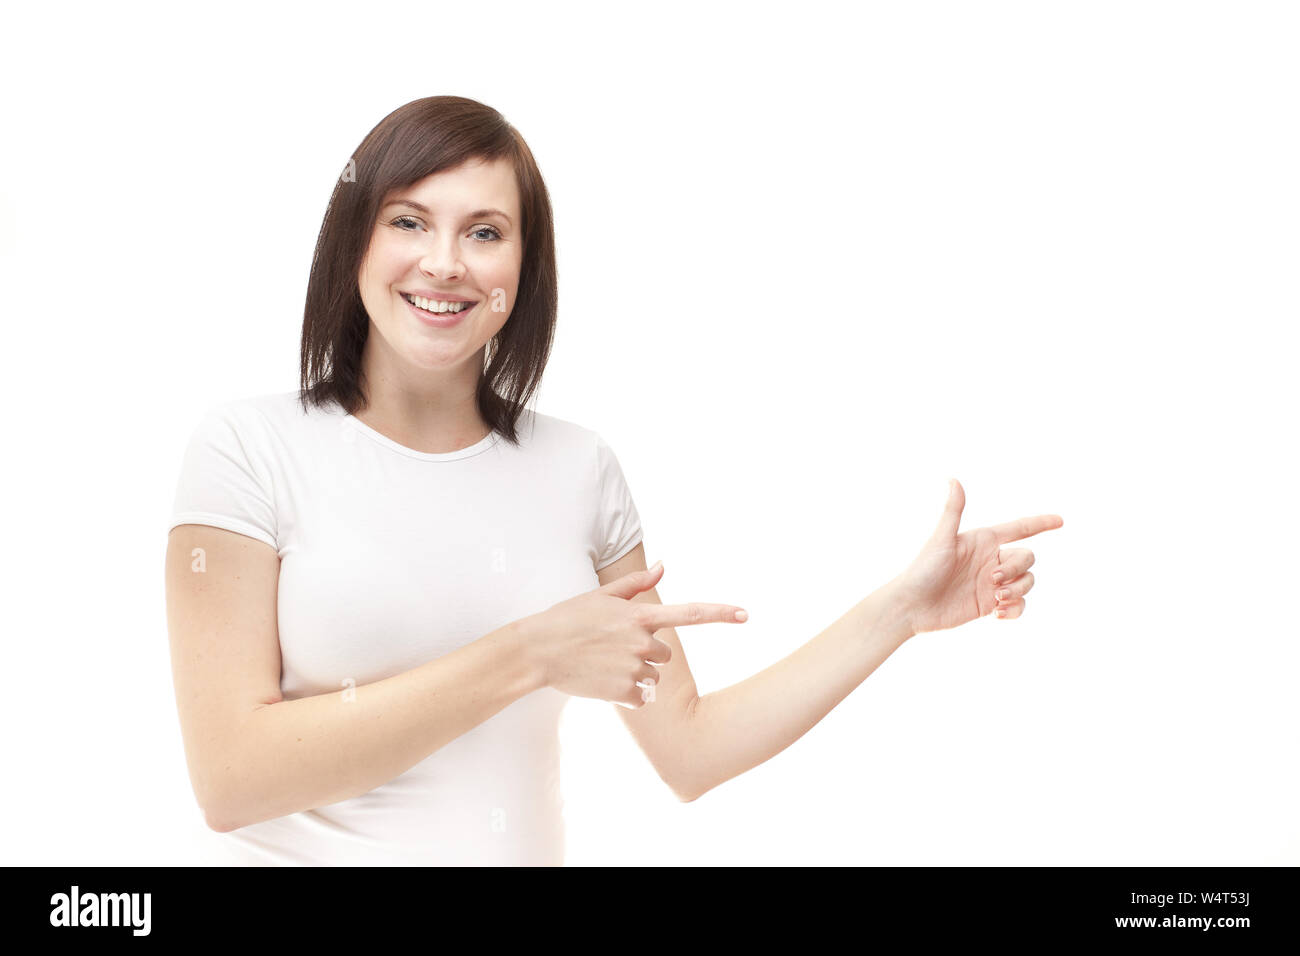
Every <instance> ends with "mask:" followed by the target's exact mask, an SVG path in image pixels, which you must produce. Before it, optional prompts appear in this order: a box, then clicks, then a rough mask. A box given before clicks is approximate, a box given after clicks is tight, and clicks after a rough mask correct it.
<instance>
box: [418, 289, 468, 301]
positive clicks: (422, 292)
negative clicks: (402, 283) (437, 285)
mask: <svg viewBox="0 0 1300 956" xmlns="http://www.w3.org/2000/svg"><path fill="white" fill-rule="evenodd" d="M402 294H403V295H411V296H415V297H416V298H417V299H437V300H438V301H439V302H474V301H476V300H474V299H471V298H469V297H468V296H464V295H456V293H454V292H431V291H429V290H428V289H403V290H402Z"/></svg>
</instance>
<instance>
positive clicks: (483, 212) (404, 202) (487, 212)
mask: <svg viewBox="0 0 1300 956" xmlns="http://www.w3.org/2000/svg"><path fill="white" fill-rule="evenodd" d="M389 206H410V207H411V208H412V209H414V210H416V211H417V212H422V213H424V214H425V215H426V216H427V215H430V213H429V207H428V206H422V205H420V204H419V203H418V202H416V201H415V200H413V199H394V200H393V201H392V202H388V203H384V208H385V209H387V208H388V207H389ZM488 216H500V217H501V218H502V219H504V220H505V221H506V222H508V223H510V225H512V226H513V225H514V224H515V223H514V220H513V219H511V218H510V217H509V216H507V215H506V214H505V213H503V212H502V211H501V210H500V209H475V210H474V211H473V212H472V213H470V214H469V215H468V216H466V217H465V218H466V219H484V218H486V217H488Z"/></svg>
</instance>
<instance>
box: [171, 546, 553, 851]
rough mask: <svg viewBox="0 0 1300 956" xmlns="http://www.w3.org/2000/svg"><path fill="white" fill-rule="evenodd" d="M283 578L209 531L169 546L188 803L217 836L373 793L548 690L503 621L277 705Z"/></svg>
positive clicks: (259, 553) (257, 553)
mask: <svg viewBox="0 0 1300 956" xmlns="http://www.w3.org/2000/svg"><path fill="white" fill-rule="evenodd" d="M195 548H202V549H203V551H204V561H205V565H206V568H205V570H204V571H202V572H199V571H195V570H193V561H194V559H193V558H192V552H193V550H194V549H195ZM279 574H280V559H279V557H278V556H277V555H276V552H275V550H274V549H273V548H271V547H270V545H268V544H266V543H264V542H262V541H258V540H257V539H255V538H251V537H248V536H246V535H241V534H236V533H235V532H232V531H225V530H223V529H220V528H212V527H208V526H206V525H178V526H177V527H175V528H173V529H172V531H171V534H170V535H169V537H168V542H167V558H166V584H167V626H168V632H169V635H170V642H171V656H172V676H173V680H174V682H175V688H176V704H177V709H178V711H179V713H180V719H181V731H182V737H183V739H184V744H185V757H186V761H187V763H188V765H189V771H190V780H191V783H192V784H193V787H194V794H195V797H196V798H197V800H198V803H199V806H200V807H201V808H202V810H203V813H204V817H205V819H206V820H207V823H208V826H209V827H211V828H212V829H214V830H217V831H218V832H227V831H230V830H235V829H238V828H239V827H244V826H248V825H249V824H252V823H258V822H260V821H262V820H269V819H272V818H274V817H279V816H285V815H287V814H290V813H296V812H298V811H301V810H307V809H311V808H314V807H320V806H325V805H326V804H330V803H336V802H338V801H340V800H347V799H349V798H351V797H355V796H358V795H360V794H363V793H366V792H367V791H370V790H373V789H374V788H375V787H378V786H380V785H381V784H383V783H386V782H388V781H389V780H392V779H393V778H394V777H397V776H399V775H400V774H402V773H404V772H405V771H407V770H409V769H410V768H411V767H413V766H414V765H415V764H417V763H419V762H420V761H421V760H423V759H424V758H426V757H428V756H429V755H430V754H431V753H433V752H434V751H436V750H438V749H439V748H440V747H442V746H443V745H444V744H446V743H448V742H450V741H451V740H454V739H455V738H456V737H459V736H460V735H462V734H464V733H466V732H467V731H469V730H471V729H473V728H474V727H475V726H477V725H479V724H481V723H482V722H483V721H485V720H487V719H488V718H490V717H492V716H493V715H495V714H497V713H498V712H500V711H501V710H503V709H505V708H506V707H507V706H509V705H510V704H511V703H513V702H514V701H516V700H518V699H519V698H521V697H523V696H525V695H527V694H529V693H531V692H532V691H534V690H537V689H538V688H540V687H542V686H544V685H543V678H542V668H541V667H540V666H539V663H538V662H537V661H536V660H535V658H534V655H533V654H532V653H531V652H530V651H529V649H528V647H527V646H526V645H524V644H523V643H522V640H521V635H520V632H519V630H518V628H517V627H516V626H515V624H513V623H512V624H510V625H507V626H505V627H503V628H501V629H499V630H496V631H493V632H492V633H490V634H487V635H485V636H483V637H481V638H479V639H478V640H475V641H472V642H470V643H469V644H467V645H465V646H464V647H461V648H459V649H457V650H455V651H453V652H452V653H450V654H447V655H445V656H443V657H439V658H437V659H436V660H433V661H430V662H428V663H427V664H422V665H421V666H419V667H416V668H412V669H411V670H408V671H405V672H403V673H401V674H396V675H394V676H392V677H389V678H385V679H384V680H379V681H375V682H373V683H370V684H363V685H360V686H358V687H355V688H350V689H343V688H341V689H340V690H339V691H337V692H332V693H327V694H321V695H319V696H315V697H304V698H301V699H298V700H291V701H286V700H283V699H281V696H280V644H279V631H278V626H277V623H276V621H277V615H276V601H277V598H276V595H277V592H278V583H279ZM349 698H352V699H349Z"/></svg>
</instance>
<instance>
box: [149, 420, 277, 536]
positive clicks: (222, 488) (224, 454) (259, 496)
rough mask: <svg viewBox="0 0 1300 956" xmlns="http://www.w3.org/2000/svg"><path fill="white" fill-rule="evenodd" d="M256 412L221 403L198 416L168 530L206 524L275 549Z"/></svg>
mask: <svg viewBox="0 0 1300 956" xmlns="http://www.w3.org/2000/svg"><path fill="white" fill-rule="evenodd" d="M255 415H257V412H256V411H255V410H253V409H240V408H238V407H235V406H233V405H223V406H219V407H217V408H214V409H212V410H210V411H209V412H207V414H206V415H205V416H204V417H203V419H202V420H201V421H200V422H199V424H198V427H196V428H195V429H194V432H193V434H192V435H191V436H190V441H189V444H188V446H187V447H186V449H185V456H184V458H183V459H182V461H181V474H180V479H179V481H178V482H177V484H176V497H175V500H174V501H173V504H172V514H171V519H170V524H168V526H167V530H168V531H171V529H172V528H174V527H176V526H177V525H179V524H206V525H211V526H212V527H214V528H224V529H225V530H227V531H235V532H238V533H239V534H245V535H248V536H249V537H251V538H256V539H257V540H259V541H265V542H266V543H267V544H269V545H270V546H271V547H273V548H276V549H277V550H279V545H278V544H277V542H276V520H275V498H274V496H273V494H272V490H271V489H272V483H271V474H270V472H269V470H268V469H267V467H266V461H265V447H264V446H263V445H260V444H259V439H260V438H262V437H263V434H264V433H262V432H261V431H260V430H259V428H258V422H256V421H254V420H251V416H255ZM259 452H260V453H259Z"/></svg>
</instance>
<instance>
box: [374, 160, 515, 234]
mask: <svg viewBox="0 0 1300 956" xmlns="http://www.w3.org/2000/svg"><path fill="white" fill-rule="evenodd" d="M399 199H409V200H413V201H415V202H418V203H420V204H421V205H423V206H428V207H429V209H430V210H432V212H433V214H434V215H448V216H455V215H457V214H458V213H464V212H466V211H468V210H471V209H481V208H485V207H491V208H496V209H500V210H502V211H503V212H505V213H506V214H507V215H509V216H510V218H511V220H512V221H514V222H518V221H519V187H518V185H517V184H516V182H515V170H514V166H512V165H511V163H510V161H509V160H507V159H504V158H501V159H496V160H493V161H491V162H485V161H484V160H481V159H474V160H469V161H467V162H464V163H462V164H461V165H459V166H456V167H454V168H452V169H444V170H442V171H440V172H436V173H434V174H433V175H431V176H426V177H425V178H424V179H421V180H419V181H418V182H416V183H413V184H412V185H410V186H407V187H406V188H404V189H394V190H393V191H392V192H390V193H389V194H388V195H387V196H385V197H384V205H388V204H389V203H391V202H394V201H396V200H399Z"/></svg>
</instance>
